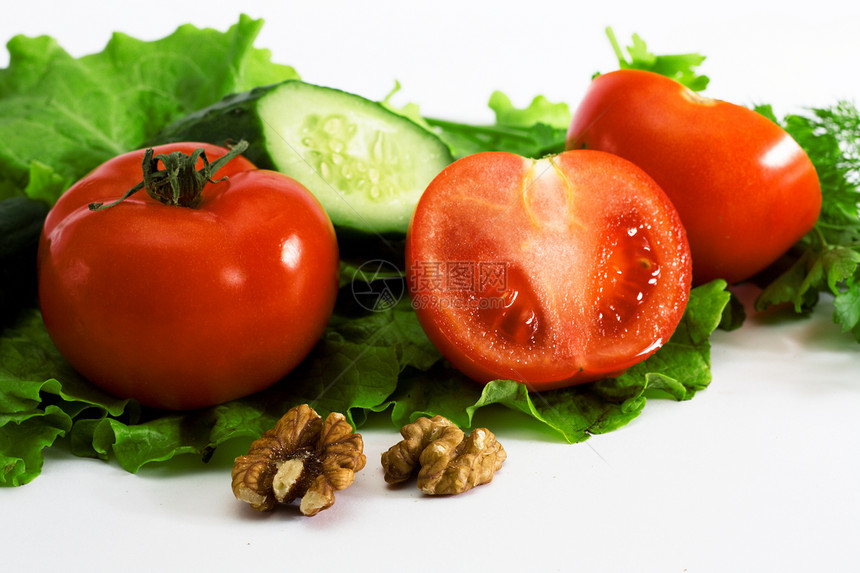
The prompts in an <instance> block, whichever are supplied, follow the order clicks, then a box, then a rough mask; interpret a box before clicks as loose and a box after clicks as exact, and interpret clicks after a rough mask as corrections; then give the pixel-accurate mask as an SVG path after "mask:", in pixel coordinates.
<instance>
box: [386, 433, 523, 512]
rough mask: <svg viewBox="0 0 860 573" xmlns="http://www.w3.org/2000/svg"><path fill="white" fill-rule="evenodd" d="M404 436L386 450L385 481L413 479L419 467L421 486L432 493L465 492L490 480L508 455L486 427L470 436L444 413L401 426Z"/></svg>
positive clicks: (422, 489) (419, 482) (425, 491)
mask: <svg viewBox="0 0 860 573" xmlns="http://www.w3.org/2000/svg"><path fill="white" fill-rule="evenodd" d="M400 433H401V434H402V435H403V440H402V441H401V442H399V443H397V444H395V445H394V446H392V447H391V448H390V449H389V450H388V451H387V452H385V453H383V454H382V467H383V469H384V470H385V481H386V482H388V483H391V484H394V483H400V482H403V481H406V480H407V479H409V478H410V477H411V476H412V474H413V473H414V472H415V469H416V468H418V467H419V466H420V468H421V469H420V470H419V471H418V489H420V490H421V491H422V492H424V493H426V494H430V495H447V494H457V493H463V492H464V491H467V490H470V489H472V488H473V487H475V486H477V485H482V484H485V483H489V482H490V481H492V479H493V474H495V472H497V471H498V470H499V469H500V468H501V467H502V463H503V462H504V461H505V459H506V458H507V454H506V453H505V449H504V448H503V447H502V445H501V444H500V443H499V442H498V441H496V437H495V436H494V435H493V434H492V432H490V431H489V430H487V429H486V428H477V429H475V430H474V431H473V432H472V433H471V434H470V435H469V436H468V437H467V436H466V435H465V433H464V432H463V431H462V430H460V428H458V427H457V426H456V425H454V423H453V422H451V421H450V420H448V419H446V418H443V417H442V416H434V417H433V418H424V417H422V418H418V419H417V420H415V422H413V423H411V424H407V425H406V426H403V428H402V429H401V430H400Z"/></svg>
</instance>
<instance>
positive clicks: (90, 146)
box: [0, 16, 298, 202]
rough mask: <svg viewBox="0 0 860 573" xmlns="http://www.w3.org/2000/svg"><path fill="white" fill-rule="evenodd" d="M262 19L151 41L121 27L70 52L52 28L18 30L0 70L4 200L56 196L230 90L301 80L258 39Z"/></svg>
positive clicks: (187, 29) (189, 29)
mask: <svg viewBox="0 0 860 573" xmlns="http://www.w3.org/2000/svg"><path fill="white" fill-rule="evenodd" d="M261 26H262V20H252V19H251V18H248V17H247V16H242V17H241V18H240V20H239V22H238V24H236V25H234V26H233V27H232V28H230V29H229V30H228V31H227V32H219V31H216V30H212V29H198V28H195V27H193V26H190V25H186V26H182V27H180V28H179V29H177V30H176V32H174V33H173V34H171V35H169V36H167V37H165V38H162V39H160V40H156V41H152V42H144V41H141V40H137V39H135V38H132V37H130V36H127V35H124V34H118V33H117V34H114V36H113V37H112V39H111V40H110V42H109V43H108V45H107V46H106V47H105V49H104V51H102V52H100V53H97V54H92V55H87V56H83V57H81V58H73V57H71V56H70V55H69V54H68V53H67V52H66V51H65V50H63V49H62V48H61V47H60V46H59V44H57V42H56V41H55V40H54V39H53V38H49V37H47V36H41V37H38V38H28V37H25V36H16V37H14V38H12V39H11V40H10V41H9V43H8V49H9V66H8V67H7V68H4V69H0V199H3V198H6V197H10V196H14V195H21V194H24V193H26V194H28V195H29V196H31V197H35V198H41V199H46V200H48V201H49V202H53V201H54V200H56V198H57V197H58V196H59V194H60V193H61V192H62V191H63V190H64V189H65V188H66V187H68V186H69V185H70V184H71V183H72V182H74V181H76V180H77V179H79V178H80V177H82V176H83V175H84V174H86V173H87V172H88V171H90V170H91V169H92V168H94V167H95V166H97V165H99V164H101V163H102V162H104V161H106V160H107V159H110V158H111V157H114V156H116V155H119V154H120V153H124V152H126V151H130V150H132V149H136V148H138V147H140V146H141V145H142V144H143V142H145V141H147V139H148V138H149V137H151V136H152V135H153V134H154V133H156V132H157V131H158V129H160V128H162V127H164V126H165V125H167V124H169V123H170V122H172V121H173V120H175V119H177V118H179V117H181V116H183V115H186V114H188V113H190V112H192V111H194V110H197V109H199V108H201V107H204V106H206V105H209V104H211V103H214V102H215V101H218V100H219V99H221V97H223V96H224V95H226V94H228V93H231V92H234V91H243V90H247V89H250V88H252V87H255V86H258V85H262V84H265V83H273V82H276V81H280V80H285V79H289V78H297V77H298V75H297V74H296V72H295V70H293V69H292V68H291V67H289V66H282V65H277V64H273V63H271V61H270V57H271V54H270V53H269V52H268V51H266V50H260V49H256V48H254V47H253V42H254V39H255V38H256V36H257V34H258V32H259V30H260V27H261Z"/></svg>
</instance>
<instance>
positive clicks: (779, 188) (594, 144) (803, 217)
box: [566, 70, 821, 284]
mask: <svg viewBox="0 0 860 573" xmlns="http://www.w3.org/2000/svg"><path fill="white" fill-rule="evenodd" d="M566 147H567V149H596V150H601V151H606V152H609V153H614V154H616V155H619V156H621V157H624V158H625V159H628V160H630V161H632V162H633V163H635V164H636V165H638V166H639V167H641V168H642V169H644V170H645V171H646V172H647V173H648V174H649V175H651V177H653V178H654V180H655V181H656V182H657V184H658V185H660V187H661V188H662V189H663V190H664V191H665V192H666V194H667V195H668V196H669V198H670V199H671V200H672V202H673V203H674V204H675V207H676V208H677V209H678V212H679V213H680V215H681V220H682V221H683V222H684V225H685V227H686V230H687V237H688V239H689V241H690V249H691V251H692V257H693V278H694V281H693V282H694V284H702V283H705V282H708V281H710V280H713V279H717V278H722V279H725V280H726V281H728V282H729V283H730V284H731V283H736V282H740V281H742V280H744V279H747V278H749V277H751V276H753V275H754V274H756V273H757V272H759V271H761V270H763V269H765V268H766V267H767V266H769V265H770V264H771V263H773V262H774V261H776V260H777V259H778V258H779V257H780V256H781V255H782V254H784V253H785V252H786V251H787V250H788V249H789V248H791V246H792V245H794V244H795V243H796V242H797V241H798V240H799V239H800V238H801V237H803V235H804V234H806V233H807V232H808V231H809V230H810V229H812V227H813V226H814V225H815V222H816V220H817V219H818V214H819V212H820V210H821V188H820V184H819V181H818V176H817V174H816V172H815V168H814V166H813V165H812V162H811V161H810V160H809V157H808V156H807V155H806V153H805V152H804V151H803V149H802V148H801V147H800V146H799V145H798V144H797V143H796V142H795V141H794V140H793V139H792V138H791V137H790V136H789V135H788V134H787V133H786V132H785V131H784V130H783V129H782V128H781V127H779V126H778V125H776V124H775V123H773V122H772V121H770V120H769V119H767V118H765V117H764V116H762V115H761V114H759V113H756V112H755V111H753V110H750V109H748V108H745V107H742V106H738V105H734V104H731V103H728V102H724V101H719V100H713V99H708V98H703V97H701V96H699V95H698V94H696V93H694V92H692V91H691V90H689V89H687V88H686V87H684V86H683V85H681V84H680V83H678V82H676V81H674V80H672V79H670V78H667V77H664V76H661V75H659V74H656V73H653V72H646V71H641V70H619V71H615V72H611V73H608V74H603V75H600V76H598V77H597V78H595V79H594V81H592V83H591V85H590V87H589V88H588V90H587V92H586V94H585V97H584V98H583V100H582V101H581V103H580V105H579V107H578V109H577V110H576V112H575V113H574V117H573V120H572V122H571V125H570V129H569V131H568V134H567V145H566Z"/></svg>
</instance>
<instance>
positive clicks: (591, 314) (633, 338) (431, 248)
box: [406, 151, 691, 390]
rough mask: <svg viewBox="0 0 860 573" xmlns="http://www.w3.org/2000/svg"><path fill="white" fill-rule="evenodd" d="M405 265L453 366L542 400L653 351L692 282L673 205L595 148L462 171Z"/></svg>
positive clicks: (423, 223)
mask: <svg viewBox="0 0 860 573" xmlns="http://www.w3.org/2000/svg"><path fill="white" fill-rule="evenodd" d="M406 255H407V265H408V268H409V270H410V273H409V286H410V294H411V296H412V301H413V306H414V307H415V310H416V313H417V316H418V318H419V321H420V322H421V324H422V326H423V328H424V330H425V332H426V333H427V335H428V337H429V338H430V339H431V341H432V342H433V343H434V344H435V345H436V347H437V348H439V350H440V351H441V352H442V354H443V355H444V356H445V357H446V358H447V359H448V360H449V361H450V362H451V364H452V365H453V366H454V367H455V368H458V369H459V370H461V371H462V372H463V373H465V374H466V375H467V376H469V377H471V378H473V379H475V380H477V381H479V382H488V381H490V380H494V379H512V380H517V381H519V382H523V383H525V384H526V385H527V386H529V388H531V389H535V390H544V389H550V388H558V387H563V386H569V385H572V384H578V383H582V382H588V381H592V380H595V379H598V378H602V377H605V376H610V375H615V374H618V373H620V372H622V371H624V370H625V369H627V368H629V367H630V366H632V365H633V364H635V363H637V362H639V361H641V360H643V359H644V358H646V357H647V356H649V355H650V354H652V353H653V352H655V351H656V350H657V349H658V348H659V347H660V346H661V345H662V344H663V343H664V342H665V341H666V340H668V338H669V336H671V334H672V332H673V331H674V329H675V327H676V326H677V324H678V321H679V320H680V317H681V315H682V313H683V310H684V307H685V305H686V301H687V297H688V295H689V288H690V278H691V277H690V256H689V247H688V244H687V241H686V236H685V233H684V229H683V227H682V225H681V222H680V219H679V218H678V215H677V212H676V211H675V209H674V208H673V207H672V205H671V203H670V202H669V200H668V198H667V197H666V196H665V194H664V193H663V192H662V191H661V190H660V188H659V187H658V186H657V185H656V184H655V183H654V181H653V180H652V179H651V178H650V177H648V176H647V175H646V174H645V173H644V172H643V171H642V170H641V169H639V168H638V167H636V166H635V165H633V164H631V163H630V162H628V161H626V160H624V159H621V158H619V157H615V156H613V155H610V154H607V153H602V152H597V151H575V152H565V153H563V154H560V155H558V156H554V157H550V158H545V159H541V160H532V159H527V158H524V157H521V156H518V155H514V154H510V153H480V154H476V155H472V156H469V157H466V158H463V159H461V160H459V161H457V162H455V163H454V164H452V165H451V166H449V167H448V168H447V169H445V170H444V171H443V172H442V173H440V174H439V176H438V177H437V178H436V179H435V180H434V181H433V182H432V183H431V184H430V186H429V187H428V188H427V190H426V191H425V192H424V195H423V196H422V198H421V200H420V202H419V203H418V206H417V208H416V210H415V213H414V215H413V218H412V222H411V225H410V228H409V234H408V235H407V251H406Z"/></svg>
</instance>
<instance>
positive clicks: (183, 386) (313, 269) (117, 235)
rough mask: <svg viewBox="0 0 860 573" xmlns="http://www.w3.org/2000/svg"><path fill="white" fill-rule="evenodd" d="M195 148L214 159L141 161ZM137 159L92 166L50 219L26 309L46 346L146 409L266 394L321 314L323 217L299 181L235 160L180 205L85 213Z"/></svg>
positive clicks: (116, 188)
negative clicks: (33, 312) (39, 318)
mask: <svg viewBox="0 0 860 573" xmlns="http://www.w3.org/2000/svg"><path fill="white" fill-rule="evenodd" d="M198 148H202V149H203V150H204V151H205V154H206V156H207V157H208V159H209V160H215V159H217V158H219V157H221V156H223V155H224V154H225V153H227V150H226V149H223V148H220V147H216V146H212V145H207V144H202V143H179V144H171V145H165V146H161V147H156V148H154V153H155V154H168V153H172V152H183V153H185V154H187V155H189V156H192V159H193V152H194V150H195V149H198ZM144 155H145V152H144V150H140V151H134V152H131V153H127V154H125V155H121V156H119V157H116V158H114V159H112V160H110V161H108V162H106V163H104V164H103V165H101V166H100V167H98V168H96V169H95V170H94V171H93V172H91V173H90V174H89V175H87V176H86V177H84V178H83V179H82V180H81V181H79V182H78V183H76V184H75V185H74V186H72V187H71V188H70V189H69V190H68V191H67V192H66V193H65V194H64V195H63V196H62V197H61V198H60V199H59V201H58V202H57V203H56V205H55V206H54V207H53V209H52V210H51V212H50V213H49V215H48V218H47V220H46V222H45V227H44V230H43V233H42V237H41V242H40V246H39V300H40V304H41V309H42V315H43V317H44V320H45V326H46V327H47V330H48V333H49V334H50V336H51V339H52V340H53V341H54V343H55V344H56V346H57V348H58V349H59V351H60V353H61V354H62V355H63V356H64V357H65V358H66V359H67V360H68V361H69V363H70V364H71V365H72V366H73V367H74V368H75V369H77V370H78V371H79V372H80V373H81V374H82V375H84V376H85V377H87V378H88V379H89V380H91V381H92V382H93V383H95V384H96V385H98V386H100V387H101V388H103V389H104V390H106V391H108V392H110V393H112V394H114V395H116V396H119V397H122V398H135V399H137V400H139V401H140V402H141V403H143V404H145V405H148V406H155V407H159V408H167V409H192V408H199V407H203V406H209V405H213V404H219V403H222V402H225V401H227V400H230V399H233V398H238V397H241V396H245V395H248V394H251V393H253V392H257V391H259V390H262V389H264V388H266V387H267V386H270V385H271V384H273V383H274V382H276V381H277V380H279V379H280V378H282V377H283V376H284V375H285V374H287V373H288V372H289V371H290V370H292V369H293V368H294V367H295V366H296V365H297V364H298V363H299V362H300V361H301V360H302V359H303V358H304V357H305V356H306V355H307V354H308V352H309V351H310V350H311V348H312V347H313V346H314V344H315V343H316V342H317V340H318V339H319V338H320V335H321V334H322V332H323V329H324V327H325V325H326V323H327V321H328V319H329V317H330V315H331V312H332V309H333V306H334V300H335V296H336V293H337V288H338V265H339V263H338V251H337V243H336V240H335V234H334V229H333V227H332V224H331V222H330V221H329V219H328V216H327V215H326V213H325V212H324V211H323V209H322V207H321V206H320V204H319V203H318V202H317V200H316V199H315V198H314V197H313V196H312V195H311V194H310V192H308V191H307V190H306V189H305V188H304V187H303V186H302V185H301V184H299V183H298V182H296V181H294V180H293V179H290V178H288V177H286V176H284V175H281V174H279V173H275V172H271V171H262V170H256V169H255V168H254V166H253V165H252V164H251V163H250V162H249V161H247V160H246V159H244V158H242V157H241V156H239V157H235V158H233V159H231V160H230V161H229V162H227V163H226V164H225V165H224V166H223V167H221V168H220V170H219V171H218V172H217V173H216V174H215V175H214V176H213V177H215V178H222V177H225V176H226V177H227V179H226V180H219V181H216V182H213V183H207V184H205V186H203V188H202V193H201V194H200V195H199V197H198V198H197V199H196V200H192V201H191V202H190V203H191V204H192V205H193V206H190V207H183V206H176V205H167V204H163V203H162V202H160V201H158V200H156V199H154V198H153V197H151V196H150V195H149V194H148V193H146V192H144V191H139V192H137V193H136V194H134V195H132V196H130V197H128V198H127V199H125V200H123V201H121V202H119V203H117V204H115V205H113V206H111V207H109V208H106V209H103V210H100V211H94V210H91V209H89V208H88V205H89V204H90V203H94V202H109V201H111V202H112V201H114V200H116V199H117V198H119V197H121V196H122V195H123V193H124V192H125V191H126V190H128V189H130V188H132V187H134V186H135V184H137V183H138V182H140V181H141V179H142V169H141V167H142V163H143V158H144ZM192 163H193V161H192ZM158 165H161V164H158ZM196 165H197V167H198V168H199V167H201V166H202V165H203V163H202V161H197V164H196ZM168 194H169V192H168Z"/></svg>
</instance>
